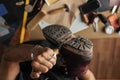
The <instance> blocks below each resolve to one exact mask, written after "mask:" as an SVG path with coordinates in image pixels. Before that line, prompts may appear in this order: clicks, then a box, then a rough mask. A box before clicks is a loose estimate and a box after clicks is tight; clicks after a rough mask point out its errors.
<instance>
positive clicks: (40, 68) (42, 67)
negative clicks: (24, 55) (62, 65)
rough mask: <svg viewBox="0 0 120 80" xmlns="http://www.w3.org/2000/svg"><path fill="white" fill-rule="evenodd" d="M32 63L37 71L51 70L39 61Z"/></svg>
mask: <svg viewBox="0 0 120 80" xmlns="http://www.w3.org/2000/svg"><path fill="white" fill-rule="evenodd" d="M31 65H32V68H33V70H34V71H35V72H42V73H46V72H48V70H49V68H48V67H47V66H45V65H43V64H40V63H39V62H37V61H33V62H32V64H31Z"/></svg>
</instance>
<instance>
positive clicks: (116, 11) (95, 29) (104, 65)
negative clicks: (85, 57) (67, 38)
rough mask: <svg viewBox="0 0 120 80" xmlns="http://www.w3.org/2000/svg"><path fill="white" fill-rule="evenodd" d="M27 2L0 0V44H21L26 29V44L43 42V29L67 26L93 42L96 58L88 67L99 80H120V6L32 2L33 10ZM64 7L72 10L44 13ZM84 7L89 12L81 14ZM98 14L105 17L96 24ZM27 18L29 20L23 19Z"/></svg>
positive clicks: (72, 0)
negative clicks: (40, 40)
mask: <svg viewBox="0 0 120 80" xmlns="http://www.w3.org/2000/svg"><path fill="white" fill-rule="evenodd" d="M25 1H27V0H0V43H5V44H9V45H15V44H18V43H20V38H21V36H20V35H21V33H20V31H21V30H22V27H23V29H24V28H25V29H26V30H25V37H24V39H23V40H21V42H24V41H28V40H38V39H44V36H43V34H42V31H41V29H42V27H44V26H46V25H49V24H60V25H64V26H66V27H68V28H70V29H71V30H72V32H73V33H74V34H75V35H76V36H84V37H86V38H88V39H90V40H92V41H93V44H94V56H93V60H92V62H91V64H90V66H89V67H90V69H91V71H92V72H93V73H94V75H95V77H96V79H97V80H120V69H119V67H120V7H119V6H117V5H115V6H113V7H110V6H109V4H108V3H109V0H100V5H97V6H96V5H93V6H91V7H90V6H89V5H91V4H93V3H92V2H91V1H93V2H94V1H95V0H88V1H86V0H46V1H43V0H30V2H29V4H30V5H31V6H32V8H33V9H31V8H30V7H28V8H27V7H26V2H25ZM52 1H53V2H52ZM86 2H89V3H86ZM34 4H35V5H34ZM64 4H67V5H69V11H65V10H63V11H62V10H61V11H58V12H54V13H52V14H45V15H43V14H42V12H45V13H47V12H49V11H52V10H54V9H57V8H61V7H63V6H64ZM84 4H85V6H83V5H84ZM86 4H87V5H86ZM94 6H95V8H93V7H94ZM81 7H85V8H86V9H89V10H88V11H86V13H85V12H84V11H83V12H82V11H81ZM25 10H27V12H25ZM81 13H82V14H81ZM25 14H27V15H26V16H25ZM98 14H102V19H103V18H104V20H103V21H102V20H101V19H98V21H97V22H96V21H95V18H96V19H97V18H99V16H98ZM91 15H92V16H91ZM82 16H86V17H87V18H85V17H82ZM25 17H26V18H27V19H26V21H24V20H23V19H24V18H25ZM111 17H112V18H111ZM34 18H35V19H34ZM83 18H85V20H87V21H84V20H83ZM23 21H24V23H25V24H23ZM31 23H32V25H31V26H30V25H29V24H31ZM96 24H97V25H96ZM108 26H112V29H110V30H109V29H108V30H107V31H105V28H106V27H108ZM18 27H19V28H18ZM2 31H4V32H2ZM9 33H11V34H9ZM14 33H15V35H14ZM35 35H36V36H35Z"/></svg>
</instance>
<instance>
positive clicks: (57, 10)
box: [47, 7, 66, 15]
mask: <svg viewBox="0 0 120 80" xmlns="http://www.w3.org/2000/svg"><path fill="white" fill-rule="evenodd" d="M65 11H66V9H65V8H64V7H63V8H58V9H55V10H51V11H49V12H47V14H49V15H52V14H56V13H60V12H65Z"/></svg>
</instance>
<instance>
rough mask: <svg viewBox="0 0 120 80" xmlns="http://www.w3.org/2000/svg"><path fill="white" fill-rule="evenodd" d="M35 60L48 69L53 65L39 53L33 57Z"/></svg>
mask: <svg viewBox="0 0 120 80" xmlns="http://www.w3.org/2000/svg"><path fill="white" fill-rule="evenodd" d="M35 61H36V62H38V63H39V64H41V65H44V66H46V67H47V68H48V69H51V68H52V67H53V64H52V63H51V62H50V61H48V60H46V59H45V58H44V57H43V56H41V55H39V56H37V57H36V58H35Z"/></svg>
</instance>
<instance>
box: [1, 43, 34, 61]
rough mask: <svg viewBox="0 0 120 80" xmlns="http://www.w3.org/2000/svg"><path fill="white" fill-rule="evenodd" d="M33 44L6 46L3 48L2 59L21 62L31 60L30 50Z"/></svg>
mask: <svg viewBox="0 0 120 80" xmlns="http://www.w3.org/2000/svg"><path fill="white" fill-rule="evenodd" d="M33 48H34V45H27V44H21V45H16V46H11V47H7V48H6V49H5V50H4V56H3V59H4V60H5V61H12V62H23V61H30V60H31V52H32V49H33Z"/></svg>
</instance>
